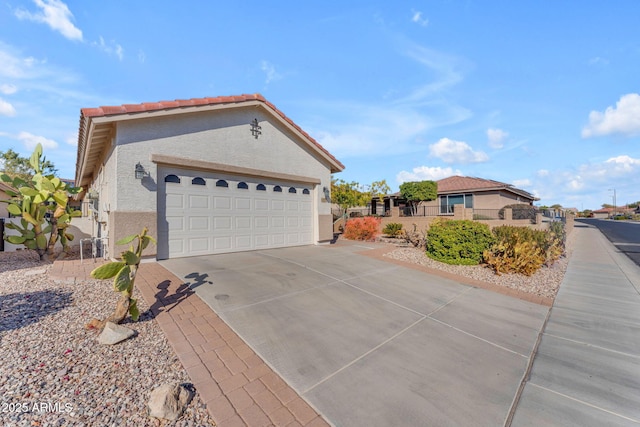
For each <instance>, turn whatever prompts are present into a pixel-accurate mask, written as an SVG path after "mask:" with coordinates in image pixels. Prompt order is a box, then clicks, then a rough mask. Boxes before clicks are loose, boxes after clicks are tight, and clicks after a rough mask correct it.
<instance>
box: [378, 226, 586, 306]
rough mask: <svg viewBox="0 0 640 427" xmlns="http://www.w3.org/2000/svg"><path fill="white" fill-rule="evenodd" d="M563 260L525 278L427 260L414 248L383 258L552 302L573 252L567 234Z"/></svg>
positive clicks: (523, 276)
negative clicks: (549, 299) (417, 265)
mask: <svg viewBox="0 0 640 427" xmlns="http://www.w3.org/2000/svg"><path fill="white" fill-rule="evenodd" d="M565 247H566V256H564V257H562V258H560V260H558V261H557V262H555V263H554V264H553V265H552V266H550V267H542V268H541V269H539V270H538V271H537V272H536V273H535V274H533V275H531V276H525V275H522V274H502V275H500V276H499V275H497V274H495V272H494V271H493V270H492V269H490V268H487V267H486V266H483V265H474V266H468V265H449V264H445V263H442V262H439V261H436V260H433V259H431V258H429V257H428V256H427V255H426V254H425V252H424V250H420V249H416V248H414V247H399V248H397V249H395V250H393V251H392V252H390V253H388V254H386V255H385V256H387V257H389V258H393V259H397V260H400V261H405V262H412V263H415V264H420V265H423V266H425V267H429V268H433V269H437V270H441V271H446V272H447V273H451V274H456V275H459V276H464V277H469V278H472V279H475V280H480V281H482V282H486V283H492V284H495V285H498V286H502V287H506V288H511V289H517V290H519V291H523V292H526V293H529V294H532V295H538V296H542V297H548V298H555V296H556V294H557V293H558V289H559V288H560V284H561V283H562V280H563V279H564V274H565V272H566V271H567V265H568V264H569V257H570V254H571V251H572V248H573V234H572V233H569V236H568V237H567V241H566V244H565Z"/></svg>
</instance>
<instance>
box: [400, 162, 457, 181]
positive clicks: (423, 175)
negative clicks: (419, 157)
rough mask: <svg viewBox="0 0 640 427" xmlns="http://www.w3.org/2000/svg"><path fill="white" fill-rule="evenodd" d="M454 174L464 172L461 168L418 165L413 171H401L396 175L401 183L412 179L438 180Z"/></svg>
mask: <svg viewBox="0 0 640 427" xmlns="http://www.w3.org/2000/svg"><path fill="white" fill-rule="evenodd" d="M453 175H462V172H461V171H460V170H459V169H455V170H454V169H453V168H450V167H447V168H441V167H439V166H437V167H429V166H418V167H416V168H413V169H412V170H411V172H407V171H400V172H399V173H398V175H396V181H398V183H399V184H402V183H403V182H411V181H437V180H439V179H443V178H447V177H450V176H453Z"/></svg>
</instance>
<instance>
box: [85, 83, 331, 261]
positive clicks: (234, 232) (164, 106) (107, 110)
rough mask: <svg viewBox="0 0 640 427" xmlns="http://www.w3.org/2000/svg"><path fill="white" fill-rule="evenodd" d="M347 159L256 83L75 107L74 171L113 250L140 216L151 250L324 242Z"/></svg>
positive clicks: (136, 227)
mask: <svg viewBox="0 0 640 427" xmlns="http://www.w3.org/2000/svg"><path fill="white" fill-rule="evenodd" d="M343 169H344V165H343V164H342V163H340V161H338V160H337V159H336V158H335V157H334V156H333V155H331V154H330V153H329V152H328V151H327V150H326V149H324V148H323V147H322V146H321V145H320V144H319V143H318V142H317V141H315V140H314V139H313V138H312V137H311V136H310V135H308V134H307V133H306V132H305V131H304V130H302V129H301V128H300V127H299V126H298V125H296V124H295V123H294V122H293V121H292V120H291V119H289V118H288V117H287V116H286V115H285V114H284V113H282V112H281V111H280V110H278V109H277V108H276V107H275V106H274V105H273V104H272V103H270V102H268V101H267V100H266V99H265V98H264V97H262V96H261V95H259V94H254V95H240V96H229V97H215V98H198V99H189V100H176V101H167V102H165V101H163V102H157V103H142V104H134V105H121V106H114V107H99V108H83V109H82V110H81V114H80V130H79V136H78V155H77V163H76V177H75V182H76V185H78V186H82V187H83V189H84V192H83V193H82V194H81V196H80V197H81V199H83V200H84V202H85V203H84V206H85V207H88V208H85V209H84V210H85V211H86V213H87V215H88V218H89V219H90V220H91V221H94V222H95V227H94V231H93V234H94V236H96V237H101V238H106V240H107V247H108V250H109V253H110V255H111V256H117V254H118V252H119V251H120V250H121V248H116V247H115V242H116V241H117V240H119V239H120V238H122V237H124V236H127V235H129V234H135V233H137V232H139V231H140V230H141V229H142V228H143V227H145V226H146V227H148V228H149V233H150V234H151V235H152V236H156V237H157V240H158V244H157V246H153V247H150V248H149V250H148V251H147V254H149V255H153V256H155V257H156V258H157V259H166V258H174V257H185V256H192V255H203V254H217V253H225V252H238V251H247V250H255V249H262V248H276V247H285V246H297V245H308V244H318V243H322V242H325V241H329V240H331V239H332V237H333V234H332V233H333V230H332V216H331V205H330V203H329V202H328V200H330V199H329V194H328V193H329V189H330V188H331V174H332V173H335V172H340V171H342V170H343Z"/></svg>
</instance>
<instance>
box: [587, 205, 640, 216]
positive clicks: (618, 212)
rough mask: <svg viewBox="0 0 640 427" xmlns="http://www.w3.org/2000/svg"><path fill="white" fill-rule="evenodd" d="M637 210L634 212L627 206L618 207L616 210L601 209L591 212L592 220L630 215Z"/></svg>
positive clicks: (634, 211)
mask: <svg viewBox="0 0 640 427" xmlns="http://www.w3.org/2000/svg"><path fill="white" fill-rule="evenodd" d="M637 210H638V209H637V208H636V209H635V210H634V209H633V208H630V207H627V206H623V207H621V206H618V207H617V208H602V209H598V210H595V211H593V212H591V217H592V218H600V219H604V218H611V217H612V216H614V215H632V214H634V213H636V211H637Z"/></svg>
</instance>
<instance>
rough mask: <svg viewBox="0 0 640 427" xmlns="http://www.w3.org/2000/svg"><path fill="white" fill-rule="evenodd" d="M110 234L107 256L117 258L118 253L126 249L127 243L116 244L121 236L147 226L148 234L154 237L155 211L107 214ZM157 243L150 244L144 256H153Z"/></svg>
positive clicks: (134, 232) (155, 228) (155, 226)
mask: <svg viewBox="0 0 640 427" xmlns="http://www.w3.org/2000/svg"><path fill="white" fill-rule="evenodd" d="M109 222H110V224H111V231H112V234H111V235H110V236H109V245H108V248H109V257H110V258H119V256H120V253H121V252H122V251H125V250H127V249H128V247H129V246H128V245H122V246H116V244H115V243H116V242H117V241H118V240H120V239H122V238H123V237H127V236H130V235H132V234H138V233H140V232H141V231H142V229H143V228H144V227H147V229H148V230H149V232H148V233H147V234H148V235H149V236H152V237H154V238H155V237H156V236H157V235H158V229H157V225H156V222H157V221H156V212H155V210H154V211H149V212H140V211H136V212H122V211H115V212H111V214H110V215H109ZM156 253H157V245H154V244H151V245H149V246H148V247H147V249H145V251H144V257H155V255H156Z"/></svg>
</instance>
